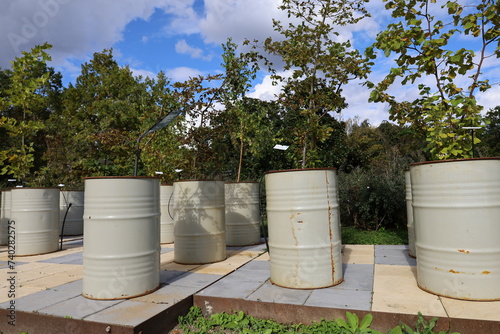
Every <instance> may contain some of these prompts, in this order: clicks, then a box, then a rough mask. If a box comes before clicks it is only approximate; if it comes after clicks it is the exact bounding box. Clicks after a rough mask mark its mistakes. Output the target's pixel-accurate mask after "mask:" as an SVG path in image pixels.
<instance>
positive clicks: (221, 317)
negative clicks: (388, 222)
mask: <svg viewBox="0 0 500 334" xmlns="http://www.w3.org/2000/svg"><path fill="white" fill-rule="evenodd" d="M372 320H373V316H372V315H371V314H367V315H365V316H364V318H363V319H362V320H361V321H359V318H358V316H357V315H355V314H353V313H351V312H346V319H345V320H344V319H335V320H321V321H320V322H315V323H313V324H311V325H304V324H280V323H277V322H275V321H273V320H266V319H257V318H254V317H252V316H248V315H246V314H245V313H243V312H242V311H239V312H235V313H233V314H227V313H216V314H213V315H211V316H210V317H208V318H206V317H204V316H203V314H202V312H201V309H200V308H199V307H196V306H193V307H191V309H190V310H189V312H188V314H186V315H185V316H180V317H179V325H178V327H177V328H178V329H179V330H181V333H184V334H194V333H199V334H208V333H226V334H227V333H243V334H292V333H303V334H306V333H307V334H310V333H313V334H314V333H317V334H325V333H330V334H370V333H371V334H382V333H381V332H379V331H377V330H374V329H371V328H370V326H371V324H372ZM436 321H437V319H432V320H430V321H429V323H427V322H426V321H425V319H424V318H423V316H422V314H421V313H420V312H419V314H418V320H417V324H416V331H413V330H412V329H411V327H410V326H408V325H406V324H400V325H399V326H397V327H395V328H394V329H392V330H390V331H389V334H434V333H435V332H434V330H433V328H434V327H435V325H436ZM176 332H179V331H176ZM448 333H449V331H447V332H438V333H436V334H448ZM451 334H459V333H451Z"/></svg>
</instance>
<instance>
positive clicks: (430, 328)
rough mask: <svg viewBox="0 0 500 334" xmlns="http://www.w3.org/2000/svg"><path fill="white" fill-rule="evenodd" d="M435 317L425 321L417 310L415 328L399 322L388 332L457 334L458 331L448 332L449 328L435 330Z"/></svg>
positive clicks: (391, 333)
mask: <svg viewBox="0 0 500 334" xmlns="http://www.w3.org/2000/svg"><path fill="white" fill-rule="evenodd" d="M436 323H437V318H432V319H431V320H429V322H427V321H425V319H424V316H423V315H422V313H420V312H418V319H417V324H416V326H415V330H413V329H412V328H411V327H410V326H408V325H406V324H401V325H399V326H397V327H396V328H394V329H392V330H391V331H389V334H434V333H436V334H459V333H458V332H454V333H450V330H447V331H445V332H444V331H439V332H435V331H434V327H435V326H436Z"/></svg>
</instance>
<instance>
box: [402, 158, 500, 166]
mask: <svg viewBox="0 0 500 334" xmlns="http://www.w3.org/2000/svg"><path fill="white" fill-rule="evenodd" d="M485 160H500V157H488V158H469V159H447V160H434V161H422V162H414V163H411V164H409V165H408V166H410V167H412V166H420V165H428V164H437V163H444V162H458V161H485Z"/></svg>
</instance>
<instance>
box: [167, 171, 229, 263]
mask: <svg viewBox="0 0 500 334" xmlns="http://www.w3.org/2000/svg"><path fill="white" fill-rule="evenodd" d="M174 198H175V202H174V220H175V225H174V235H175V248H174V261H175V262H177V263H183V264H201V263H212V262H219V261H223V260H225V259H226V226H225V219H224V182H222V181H210V180H204V181H195V180H189V181H177V182H174Z"/></svg>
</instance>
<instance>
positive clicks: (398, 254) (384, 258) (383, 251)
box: [375, 245, 417, 266]
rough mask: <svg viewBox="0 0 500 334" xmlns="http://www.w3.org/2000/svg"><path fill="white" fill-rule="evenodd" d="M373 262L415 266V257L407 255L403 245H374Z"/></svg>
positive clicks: (405, 247)
mask: <svg viewBox="0 0 500 334" xmlns="http://www.w3.org/2000/svg"><path fill="white" fill-rule="evenodd" d="M375 263H376V264H391V265H401V266H416V265H417V262H416V259H415V258H413V257H411V256H409V254H408V246H405V245H375Z"/></svg>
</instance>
